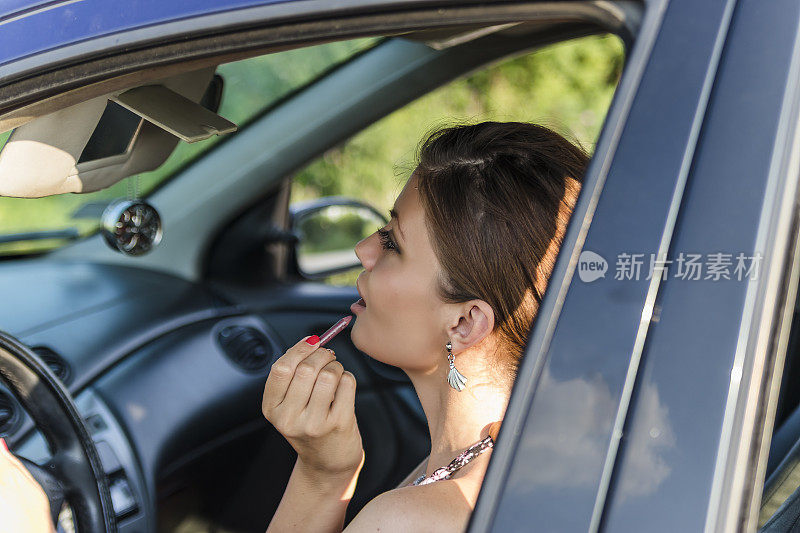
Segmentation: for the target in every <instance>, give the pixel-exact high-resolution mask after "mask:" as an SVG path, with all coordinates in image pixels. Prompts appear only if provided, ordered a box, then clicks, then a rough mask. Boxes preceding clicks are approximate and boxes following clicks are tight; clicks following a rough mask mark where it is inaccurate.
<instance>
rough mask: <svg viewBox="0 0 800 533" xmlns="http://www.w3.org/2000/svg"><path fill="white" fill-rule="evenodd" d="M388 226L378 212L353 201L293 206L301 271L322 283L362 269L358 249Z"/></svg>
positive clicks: (322, 200)
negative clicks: (363, 240) (332, 275)
mask: <svg viewBox="0 0 800 533" xmlns="http://www.w3.org/2000/svg"><path fill="white" fill-rule="evenodd" d="M386 222H387V220H386V218H385V217H384V216H383V215H381V214H380V212H378V211H377V210H376V209H375V208H373V207H371V206H369V205H367V204H364V203H361V202H359V201H357V200H352V199H349V198H343V197H337V196H329V197H326V198H320V199H319V200H313V201H311V202H306V203H303V204H296V205H294V206H292V230H293V231H294V233H295V234H296V235H297V236H298V239H299V240H298V243H297V247H296V249H295V252H296V256H297V268H298V270H299V271H300V273H301V274H302V275H303V276H305V277H307V278H311V279H318V278H323V277H326V276H329V275H331V274H336V273H338V272H344V271H346V270H350V269H352V268H356V267H358V266H359V265H360V262H359V260H358V257H356V254H355V250H354V248H355V245H356V244H357V243H358V241H360V240H362V239H364V238H365V237H368V236H369V235H370V234H372V233H374V232H375V230H376V229H377V228H379V227H381V226H383V225H385V224H386Z"/></svg>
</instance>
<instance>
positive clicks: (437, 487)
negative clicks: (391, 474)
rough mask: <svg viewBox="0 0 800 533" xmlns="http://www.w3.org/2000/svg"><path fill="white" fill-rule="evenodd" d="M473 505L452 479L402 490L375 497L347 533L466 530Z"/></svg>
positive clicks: (351, 524) (358, 515)
mask: <svg viewBox="0 0 800 533" xmlns="http://www.w3.org/2000/svg"><path fill="white" fill-rule="evenodd" d="M472 508H473V505H472V503H471V498H469V497H468V496H466V495H464V493H463V491H462V488H461V487H459V484H458V483H456V482H455V481H453V480H443V481H437V482H436V483H431V484H429V485H422V486H418V487H401V488H397V489H393V490H390V491H387V492H384V493H383V494H380V495H378V496H376V497H375V498H373V499H372V500H371V501H370V502H369V503H368V504H367V505H365V506H364V508H363V509H361V512H359V513H358V514H357V515H356V517H355V518H353V520H352V522H350V524H349V525H348V526H347V527H346V528H345V530H344V531H345V533H366V532H370V533H372V532H377V531H381V532H393V531H397V532H401V531H402V532H405V531H419V532H426V531H431V532H433V531H437V532H440V531H452V532H459V531H464V530H465V529H466V526H467V523H468V521H469V517H470V514H471V513H472Z"/></svg>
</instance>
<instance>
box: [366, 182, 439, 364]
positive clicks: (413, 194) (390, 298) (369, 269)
mask: <svg viewBox="0 0 800 533" xmlns="http://www.w3.org/2000/svg"><path fill="white" fill-rule="evenodd" d="M416 185H417V178H416V175H414V174H412V176H411V178H409V180H408V182H407V183H406V185H405V187H404V188H403V191H402V192H401V193H400V196H398V197H397V200H396V201H395V204H394V209H393V210H392V219H391V221H390V222H389V224H387V225H386V226H385V227H384V228H382V229H381V230H378V231H376V232H375V233H373V234H372V235H370V236H369V237H367V238H366V239H364V240H363V241H361V242H359V243H358V244H357V245H356V248H355V251H356V255H357V256H358V258H359V259H360V260H361V264H362V265H363V266H364V271H363V272H362V273H361V274H360V275H359V276H358V281H357V282H356V285H357V286H358V290H359V293H360V294H361V296H362V297H363V300H364V302H365V303H366V307H364V306H361V305H354V306H353V307H352V308H351V309H352V311H353V313H354V314H355V315H356V320H355V322H354V324H353V329H352V332H351V337H352V340H353V344H355V346H356V347H357V348H358V349H359V350H361V351H363V352H365V353H367V354H369V355H370V356H371V357H373V358H375V359H377V360H379V361H382V362H384V363H387V364H390V365H393V366H397V367H400V368H403V369H404V370H415V371H425V370H428V369H431V368H434V367H435V366H437V365H438V364H441V362H442V361H446V358H445V355H446V353H447V352H446V350H445V347H444V345H445V343H446V342H447V340H448V339H447V335H446V331H447V324H446V322H447V320H446V316H445V310H446V304H445V303H444V302H443V301H442V300H441V299H440V298H439V297H438V295H437V289H436V287H437V276H438V273H439V270H440V266H439V261H438V260H437V259H436V256H435V254H434V251H433V248H432V246H431V243H430V240H429V239H428V232H427V230H426V227H425V220H424V211H423V208H422V205H421V204H420V198H419V193H418V191H417V188H416ZM439 356H441V357H439ZM439 359H441V360H439Z"/></svg>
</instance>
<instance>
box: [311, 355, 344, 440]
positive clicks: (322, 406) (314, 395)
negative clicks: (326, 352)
mask: <svg viewBox="0 0 800 533" xmlns="http://www.w3.org/2000/svg"><path fill="white" fill-rule="evenodd" d="M343 373H344V367H343V366H342V364H341V363H340V362H339V361H331V362H330V363H328V364H327V365H325V366H324V367H322V369H321V370H320V371H319V374H317V380H316V381H315V382H314V388H313V390H312V391H311V397H310V398H309V400H308V405H307V406H306V409H305V413H304V414H305V416H306V418H307V420H308V422H309V424H310V426H311V427H319V428H323V429H324V430H326V429H327V425H328V424H327V421H328V414H329V413H330V410H331V404H332V403H333V398H334V395H335V394H336V390H337V389H338V387H339V381H340V379H341V377H342V374H343Z"/></svg>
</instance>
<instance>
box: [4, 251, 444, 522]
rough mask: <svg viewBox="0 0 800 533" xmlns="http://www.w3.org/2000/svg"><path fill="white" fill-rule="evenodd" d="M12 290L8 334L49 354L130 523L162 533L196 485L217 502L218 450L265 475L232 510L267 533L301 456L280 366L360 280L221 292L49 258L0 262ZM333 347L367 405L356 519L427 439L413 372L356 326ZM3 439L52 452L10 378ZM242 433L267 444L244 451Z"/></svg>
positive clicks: (233, 467) (233, 463) (236, 464)
mask: <svg viewBox="0 0 800 533" xmlns="http://www.w3.org/2000/svg"><path fill="white" fill-rule="evenodd" d="M0 294H3V295H4V298H3V305H2V306H0V329H3V330H5V331H8V332H9V333H10V334H12V335H14V336H15V337H17V338H18V339H19V340H20V341H22V342H23V343H25V344H26V345H28V346H29V347H31V348H32V349H33V350H34V351H36V352H37V353H38V354H39V355H40V356H41V357H42V359H43V360H44V361H45V362H47V363H48V365H49V366H50V367H51V369H52V370H53V371H54V373H56V374H57V375H58V376H59V377H60V378H61V379H62V381H63V382H64V383H65V385H66V386H67V388H68V389H69V390H70V392H71V393H72V395H73V398H75V401H76V404H77V406H78V409H79V411H80V413H81V414H82V415H83V417H84V420H85V422H86V425H87V428H88V429H89V431H90V433H91V434H92V436H93V439H94V441H95V444H96V445H97V449H98V453H99V455H100V458H101V462H102V464H103V468H104V470H105V472H106V475H107V479H108V482H109V488H110V491H111V497H112V502H113V507H114V511H115V513H116V515H117V519H118V527H119V531H120V532H121V533H128V532H130V533H133V532H142V531H155V530H157V529H164V528H165V526H164V524H163V520H164V517H165V516H171V515H174V514H176V513H177V511H175V510H174V509H173V508H172V507H171V505H170V504H169V502H171V501H173V500H175V498H171V495H172V494H182V493H185V492H186V489H187V488H191V489H192V490H193V491H194V492H192V494H195V495H196V496H195V498H196V499H197V502H206V503H205V504H202V503H197V505H200V506H202V505H206V506H207V505H208V504H207V502H208V501H209V500H213V499H214V498H215V497H217V496H215V494H216V493H214V492H213V490H214V485H215V484H221V483H223V480H222V479H221V478H220V475H222V474H220V473H219V472H218V471H213V472H212V471H209V472H208V473H206V474H204V475H203V476H201V477H199V478H198V477H197V476H198V474H197V472H204V470H203V468H202V467H201V466H198V465H202V464H203V458H204V457H210V456H213V455H214V454H220V456H221V457H222V458H223V459H222V460H223V461H224V462H226V466H225V469H226V470H227V471H230V472H232V474H231V476H234V477H233V479H232V480H227V481H226V482H230V483H239V479H240V478H242V483H244V484H246V482H247V481H246V480H245V479H244V477H246V476H247V474H246V472H249V471H250V470H252V469H258V468H260V469H261V474H260V475H259V476H257V477H258V481H254V483H260V484H262V485H264V486H261V487H260V488H259V489H257V490H256V489H254V490H253V491H252V492H259V491H260V493H261V494H265V498H266V501H265V502H263V505H260V506H259V507H258V511H257V512H256V511H253V512H252V516H250V517H246V518H245V519H243V518H241V516H237V517H236V518H235V520H244V522H242V523H246V524H249V525H248V526H242V528H243V530H248V528H252V529H253V530H256V529H259V528H260V530H262V531H263V527H265V525H266V523H268V519H269V516H271V513H272V512H274V508H275V507H277V504H278V502H279V500H280V495H281V494H282V491H283V488H284V487H285V483H286V480H287V479H288V475H289V474H290V471H291V465H292V464H293V462H294V459H293V455H292V454H293V451H292V450H291V449H289V448H288V446H287V445H286V443H285V441H284V440H283V439H282V438H279V435H277V432H275V431H274V429H273V428H271V426H269V424H268V423H267V422H266V421H265V420H264V419H263V416H262V415H261V410H260V407H261V406H260V400H261V396H262V393H263V387H264V383H265V379H266V375H267V374H268V369H269V365H270V364H271V363H272V361H274V360H275V359H276V358H277V357H279V356H280V355H281V354H282V353H283V352H284V351H285V350H286V348H287V347H288V346H290V345H292V344H294V343H295V342H296V340H297V339H298V338H300V337H302V336H304V335H307V334H310V333H312V332H319V331H323V330H324V329H326V328H327V327H328V326H329V325H330V324H331V323H333V322H335V321H336V320H337V319H338V318H340V317H341V316H342V315H343V314H344V313H345V312H346V310H347V308H348V307H349V304H350V303H351V302H352V301H353V300H354V299H356V298H357V293H356V291H355V288H352V287H345V288H337V287H328V286H323V285H321V284H311V283H299V284H294V285H292V284H289V285H278V286H272V287H262V288H252V287H248V288H242V287H223V286H214V285H212V284H199V283H192V282H189V281H186V280H182V279H180V278H176V277H173V276H171V275H167V274H162V273H159V272H154V271H149V270H144V269H136V268H130V267H122V266H117V265H102V264H93V263H83V262H69V261H52V260H43V259H33V260H24V261H20V260H16V261H8V262H4V263H0ZM331 347H333V348H334V349H335V350H336V352H337V356H338V357H339V360H340V361H342V363H343V364H344V365H345V367H346V368H348V369H349V370H351V371H352V372H353V373H354V374H355V375H356V378H357V380H358V383H359V392H358V395H357V399H356V412H357V416H358V417H359V427H360V428H361V429H362V434H363V438H364V443H365V448H366V451H367V457H368V458H369V459H368V461H367V464H365V468H364V470H363V471H362V476H361V479H360V481H359V488H358V490H357V494H356V496H355V497H354V499H353V503H352V504H351V505H352V509H349V510H348V512H349V513H355V512H357V510H358V509H360V507H361V505H363V503H366V501H368V500H369V499H370V497H371V495H373V494H374V493H376V492H379V491H381V490H385V489H386V488H387V487H388V486H391V484H392V483H395V484H396V483H397V482H399V481H400V480H401V479H402V478H403V477H405V475H406V474H407V473H408V471H410V470H411V469H412V468H413V467H414V466H415V465H416V464H417V463H418V462H419V461H420V460H421V458H422V457H424V455H425V454H426V453H427V449H428V446H429V442H430V441H429V440H428V439H429V437H428V435H427V426H426V424H425V419H424V413H423V412H422V408H421V406H420V405H419V402H418V399H417V397H416V394H415V393H414V391H413V388H412V387H411V386H410V383H409V382H408V381H407V378H406V377H405V375H404V374H403V373H402V372H401V371H399V370H397V369H394V368H392V367H388V366H386V365H383V364H381V363H378V362H377V361H374V360H372V359H370V358H369V357H367V356H365V355H364V354H362V353H361V352H359V351H358V350H357V349H355V348H354V347H353V346H352V344H351V343H350V340H349V336H347V335H341V336H339V337H337V338H336V339H334V341H332V343H331ZM3 406H5V407H3ZM387 414H388V416H387ZM0 436H6V437H7V440H8V441H9V443H10V444H11V447H12V449H13V450H14V451H15V453H17V454H19V455H21V456H23V457H26V458H28V459H30V460H32V461H34V462H37V463H39V464H42V463H43V462H46V461H47V460H48V459H49V451H48V449H47V445H46V443H45V441H44V439H43V438H42V437H41V435H40V434H39V433H38V432H37V431H36V429H35V428H34V427H33V424H32V422H31V421H30V419H29V418H28V417H27V415H26V414H25V413H24V411H22V409H21V408H20V407H19V405H18V404H17V402H16V400H15V399H14V398H13V397H11V395H10V393H9V392H8V391H7V389H6V388H5V387H4V385H3V384H2V382H0ZM245 438H249V439H250V442H252V443H254V446H255V448H253V449H254V450H256V451H252V452H251V451H248V452H246V453H235V452H233V451H232V450H235V449H236V446H238V444H237V443H238V442H241V441H242V440H243V439H245ZM259 461H261V462H260V463H259ZM251 463H252V465H253V468H252V469H251V468H250V464H251ZM259 464H260V466H258V465H259ZM237 472H238V474H237ZM235 476H239V477H235ZM265 487H266V488H265ZM265 491H266V492H265ZM165 502H166V503H165ZM173 507H174V506H173ZM250 507H253V506H250ZM248 509H249V507H248ZM159 514H160V515H162V516H158V515H159ZM239 514H240V515H241V514H250V511H249V510H246V511H244V512H243V513H239ZM214 520H222V518H218V517H215V518H214Z"/></svg>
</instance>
